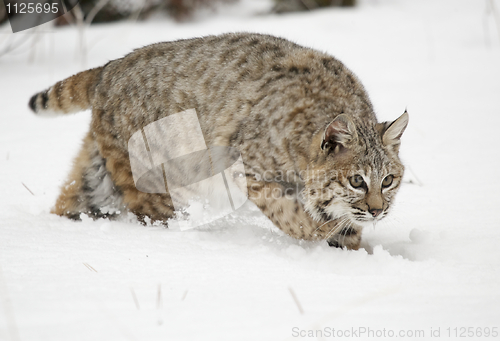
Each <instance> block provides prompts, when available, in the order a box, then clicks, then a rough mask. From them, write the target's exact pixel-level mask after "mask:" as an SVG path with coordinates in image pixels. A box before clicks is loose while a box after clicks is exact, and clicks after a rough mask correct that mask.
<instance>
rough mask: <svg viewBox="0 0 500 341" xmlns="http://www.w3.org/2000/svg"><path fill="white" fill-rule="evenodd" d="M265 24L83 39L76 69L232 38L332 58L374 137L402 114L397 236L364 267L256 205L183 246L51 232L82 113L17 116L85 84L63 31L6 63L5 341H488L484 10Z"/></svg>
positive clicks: (218, 23) (130, 31) (56, 225)
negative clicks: (369, 110)
mask: <svg viewBox="0 0 500 341" xmlns="http://www.w3.org/2000/svg"><path fill="white" fill-rule="evenodd" d="M496 4H497V7H498V9H499V10H500V4H499V3H498V1H497V2H496ZM268 5H269V3H268V2H267V1H251V0H248V1H246V2H244V3H243V4H240V5H238V6H243V7H245V11H244V12H243V14H242V13H240V12H239V11H237V10H236V9H237V8H236V9H235V8H233V9H225V10H224V11H222V12H221V13H220V14H219V15H217V16H216V17H215V18H201V20H200V21H196V22H190V23H183V24H177V23H174V22H170V21H160V20H158V19H155V20H151V21H149V22H146V23H140V24H134V23H117V24H112V25H102V26H94V27H91V28H90V29H89V30H88V31H87V32H86V39H87V41H88V42H89V53H88V61H87V65H86V67H93V66H98V65H101V64H104V63H105V62H107V61H108V60H110V59H114V58H118V57H121V56H123V55H124V54H125V53H127V52H129V51H131V50H132V49H133V48H137V47H140V46H143V45H146V44H149V43H153V42H158V41H165V40H173V39H177V38H186V37H193V36H202V35H206V34H212V33H222V32H228V31H255V32H263V33H271V34H274V35H279V36H283V37H286V38H289V39H291V40H293V41H296V42H298V43H300V44H303V45H306V46H310V47H314V48H317V49H320V50H324V51H327V52H329V53H331V54H332V55H334V56H336V57H338V58H339V59H340V60H342V61H343V62H344V63H345V64H346V65H347V66H348V67H350V68H351V69H352V70H353V71H354V72H355V73H356V74H357V75H358V76H359V78H360V79H361V80H362V82H363V83H364V85H365V87H366V88H367V90H368V92H369V93H370V95H371V98H372V101H373V102H374V105H375V108H376V110H377V112H378V115H379V119H380V120H390V119H395V118H396V117H398V116H399V115H400V114H401V113H402V112H403V111H404V109H405V108H406V107H407V108H408V111H409V113H410V124H409V126H408V129H407V131H406V132H405V135H404V136H403V144H402V150H401V155H402V158H403V160H404V162H405V164H406V165H407V166H408V177H407V179H408V181H410V180H411V181H412V182H413V184H412V183H406V184H405V185H404V186H403V187H402V189H401V191H400V194H399V198H398V199H399V200H398V206H397V208H396V209H395V210H394V212H393V215H392V217H388V218H387V219H386V221H383V222H381V223H380V224H378V225H377V226H376V228H375V229H370V230H367V231H365V233H364V244H363V245H364V248H363V249H361V250H359V251H345V250H338V249H333V248H329V247H328V246H327V245H326V243H308V242H299V241H296V240H293V239H291V238H289V237H286V236H282V235H281V234H279V233H278V232H276V231H275V230H274V229H273V228H272V224H271V223H270V222H269V221H267V220H266V218H265V217H264V216H263V215H262V214H260V213H259V212H258V211H257V210H256V208H255V207H253V206H252V205H250V204H249V205H246V206H245V208H244V209H242V210H240V211H239V212H238V213H237V214H234V215H231V216H228V217H226V218H225V219H223V220H222V221H219V222H218V223H217V224H215V225H213V226H210V227H209V228H205V229H200V230H188V231H184V232H181V231H179V230H172V229H164V228H162V227H158V226H148V227H143V226H141V225H139V224H137V223H136V222H134V219H133V218H131V219H130V221H120V222H110V221H107V220H99V221H91V220H90V219H89V220H84V221H83V222H72V221H69V220H66V219H63V218H60V217H57V216H54V215H51V214H49V210H50V207H51V206H52V205H53V203H54V201H55V198H56V196H57V194H58V190H59V189H58V187H59V186H60V185H61V184H62V183H63V181H64V179H65V177H66V175H67V173H68V171H69V168H70V165H71V160H72V158H73V157H74V155H75V153H76V151H77V150H78V147H79V143H80V140H81V138H82V137H83V135H84V133H85V132H86V130H87V126H88V123H89V113H88V112H87V113H81V114H78V115H75V116H71V117H64V118H57V119H53V120H52V119H46V120H44V119H39V118H36V117H34V116H33V115H32V114H31V113H30V112H29V110H28V108H27V102H28V100H29V98H30V96H31V95H32V94H34V93H35V92H37V91H40V90H42V89H44V88H47V87H48V86H49V85H52V84H53V83H54V82H56V81H58V80H60V79H63V78H65V77H67V76H69V75H71V74H73V73H76V72H77V71H80V70H82V69H83V66H82V62H81V61H79V60H77V59H76V58H75V55H76V52H77V44H76V37H77V33H76V32H75V31H74V30H73V29H71V28H66V29H58V30H57V31H56V32H52V33H45V34H44V35H43V36H42V39H41V40H40V43H39V44H38V45H37V48H36V53H35V55H34V61H33V62H29V61H28V60H29V56H30V49H29V46H26V47H25V46H23V47H21V48H20V50H19V51H16V52H14V53H12V54H9V55H7V56H3V57H1V58H0V93H1V94H2V95H1V99H2V102H1V103H2V106H1V111H0V118H1V123H0V179H1V180H0V193H1V196H0V340H16V341H17V340H22V341H25V340H51V341H54V340H220V341H222V340H299V339H306V340H315V339H317V340H322V339H323V340H328V339H331V338H332V337H331V336H329V335H328V333H327V332H328V331H329V330H330V331H331V329H327V330H326V332H325V333H324V334H323V337H322V338H321V337H319V334H316V335H317V336H318V337H316V336H310V335H311V334H310V331H311V330H312V331H313V332H314V331H316V330H322V331H325V329H324V328H325V327H326V328H335V330H336V333H339V332H340V331H342V332H344V331H352V330H354V331H358V333H357V334H356V333H355V335H350V336H351V337H350V338H352V339H356V340H364V339H377V338H378V339H387V338H388V336H391V335H392V334H391V332H394V333H395V334H394V335H395V337H394V338H393V339H411V338H412V337H410V336H411V335H412V336H416V335H420V336H422V337H419V338H416V339H438V334H437V332H439V333H440V334H439V336H440V338H442V339H455V338H457V337H455V334H454V333H455V329H454V328H459V329H458V330H457V331H458V336H460V333H461V331H463V330H461V329H460V328H468V327H474V329H473V334H474V335H475V336H473V337H467V338H466V339H470V340H475V339H493V338H492V337H491V336H490V337H484V336H483V337H478V336H477V335H478V334H477V331H478V329H477V328H482V329H480V330H482V331H483V334H484V332H485V331H486V329H485V328H494V327H495V328H497V330H498V329H499V328H500V322H499V321H500V319H499V318H500V295H499V293H500V291H499V288H500V273H499V270H500V268H499V266H500V248H499V247H498V244H497V243H498V242H499V241H500V218H499V216H498V206H499V204H500V201H499V199H498V193H499V191H500V181H498V179H496V176H497V173H498V169H499V166H500V157H499V156H500V155H499V152H498V147H499V146H500V134H499V133H498V127H499V126H500V115H499V114H500V113H499V108H500V99H499V97H498V94H499V92H500V36H499V33H498V31H497V30H496V27H495V22H494V19H493V15H491V14H487V12H486V2H483V1H477V0H470V1H466V0H460V1H459V0H442V1H433V0H421V1H411V0H399V1H396V0H377V1H375V0H372V1H368V0H365V1H362V4H361V6H359V7H357V8H356V9H327V10H321V11H317V12H311V13H301V14H289V15H284V16H279V17H277V16H263V15H259V16H251V15H249V14H248V13H249V12H250V11H262V10H263V9H264V8H266V6H268ZM499 24H500V23H499ZM7 30H8V28H6V27H3V28H2V29H1V33H0V43H2V42H5V40H6V39H10V38H9V37H10V35H11V33H8V32H7ZM45 30H47V29H45ZM19 34H21V33H19ZM23 184H24V185H26V186H27V187H28V188H29V189H30V190H31V191H32V192H33V195H32V194H31V193H30V192H29V191H28V190H27V189H26V188H25V187H24V186H23ZM290 289H291V290H292V291H293V293H294V295H295V296H296V298H297V301H298V302H299V304H300V306H301V309H302V310H303V313H301V311H300V309H299V307H298V305H297V304H296V302H295V300H294V298H293V295H292V293H291V291H290ZM363 328H366V329H365V331H368V328H371V331H372V334H368V332H366V333H364V334H361V335H360V334H359V332H361V331H363ZM447 328H451V329H450V330H448V329H447ZM384 329H385V330H386V331H385V333H386V337H383V336H381V335H382V333H383V330H384ZM420 331H422V332H423V334H417V333H418V332H420ZM449 331H450V332H451V335H450V334H449ZM400 332H402V333H405V335H406V336H407V337H402V336H403V334H399V333H400ZM469 332H470V331H469V330H467V333H469ZM314 333H315V332H314ZM300 335H305V337H301V336H300ZM335 335H336V337H337V338H339V336H340V334H335ZM377 335H378V336H379V337H377ZM465 335H467V334H465ZM470 335H472V334H470ZM396 336H400V337H399V338H398V337H396ZM433 336H434V337H433ZM413 338H415V337H413Z"/></svg>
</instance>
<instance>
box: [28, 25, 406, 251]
mask: <svg viewBox="0 0 500 341" xmlns="http://www.w3.org/2000/svg"><path fill="white" fill-rule="evenodd" d="M29 106H30V108H31V109H32V110H33V111H34V112H35V113H36V114H37V115H39V116H49V115H54V114H55V115H60V114H69V113H74V112H78V111H82V110H86V109H89V108H90V109H91V110H92V121H91V125H90V131H89V132H88V134H87V135H86V137H85V138H84V141H83V146H82V149H81V151H80V152H79V154H78V156H77V158H76V160H75V163H74V167H73V169H72V171H71V173H70V176H69V179H68V180H67V183H66V185H65V186H63V188H62V190H61V194H60V196H59V198H58V199H57V202H56V204H55V207H54V208H53V210H52V212H53V213H55V214H58V215H61V216H66V217H69V218H72V219H79V217H80V214H81V213H86V214H88V215H90V216H93V217H96V218H97V217H112V216H114V215H116V213H115V214H113V211H112V210H111V211H110V210H109V209H108V208H109V207H114V208H115V209H123V208H126V209H127V210H128V211H130V212H132V213H134V214H135V215H137V217H138V218H139V219H141V220H142V221H144V218H145V217H149V218H150V219H151V220H153V221H157V220H159V221H162V222H166V221H167V220H168V219H169V218H171V217H172V216H173V214H174V208H173V206H172V200H171V197H170V194H169V193H168V192H167V193H159V194H151V193H143V192H140V191H139V190H138V189H137V188H136V186H135V184H134V180H133V174H132V171H131V165H130V161H129V154H128V150H127V141H129V139H130V138H131V136H132V134H133V133H134V132H136V131H138V130H140V129H142V128H143V127H145V126H147V125H148V124H151V123H152V122H155V121H157V120H159V119H162V118H165V117H167V116H169V115H171V114H176V113H179V112H182V111H185V110H187V109H190V108H194V109H195V110H196V112H197V115H198V119H199V122H200V126H201V129H202V132H203V136H204V138H205V141H206V143H207V145H208V146H228V147H233V148H236V149H237V150H238V151H239V152H240V153H241V155H242V158H243V163H244V166H245V174H244V176H245V177H246V180H247V186H248V187H247V188H248V198H249V199H250V200H251V201H253V202H254V203H255V204H256V205H257V206H258V207H259V208H260V209H261V210H262V212H263V213H264V214H265V215H266V216H267V217H268V218H269V219H270V220H271V221H272V222H273V223H274V224H275V225H276V226H277V227H279V228H280V229H281V230H283V231H284V232H285V233H287V234H289V235H290V236H292V237H295V238H298V239H306V240H325V239H326V240H327V241H328V243H329V244H330V245H331V246H335V247H345V248H347V249H358V247H359V244H360V240H361V231H362V228H363V227H364V226H366V225H370V224H374V223H375V222H377V221H379V220H380V219H382V218H384V217H385V216H387V214H388V212H389V211H390V209H391V207H392V204H393V201H394V197H395V195H396V193H397V191H398V189H399V187H400V185H401V181H402V177H403V172H404V166H403V165H402V163H401V161H400V159H399V157H398V152H399V146H400V138H401V135H402V134H403V132H404V130H405V128H406V126H407V124H408V114H407V113H406V111H405V112H404V113H403V114H402V115H401V116H400V117H399V118H398V119H396V120H395V121H393V122H383V123H377V119H376V117H375V114H374V110H373V107H372V104H371V102H370V100H369V98H368V95H367V94H366V92H365V90H364V88H363V86H362V85H361V83H360V82H359V81H358V79H357V78H356V76H354V74H353V73H352V72H351V71H350V70H348V69H347V68H346V67H345V66H344V65H343V64H342V63H341V62H340V61H338V60H336V59H335V58H333V57H331V56H330V55H328V54H325V53H322V52H318V51H315V50H312V49H310V48H306V47H302V46H299V45H297V44H294V43H292V42H290V41H287V40H285V39H281V38H276V37H273V36H269V35H261V34H250V33H231V34H223V35H219V36H207V37H203V38H195V39H186V40H178V41H173V42H164V43H158V44H153V45H150V46H146V47H143V48H140V49H137V50H135V51H133V52H132V53H130V54H128V55H127V56H125V57H123V58H120V59H117V60H113V61H110V62H109V63H107V64H106V65H104V66H102V67H98V68H94V69H91V70H87V71H83V72H81V73H78V74H76V75H74V76H72V77H69V78H67V79H65V80H63V81H60V82H58V83H56V84H55V85H53V86H52V87H50V88H49V89H48V90H46V91H43V92H40V93H38V94H36V95H34V96H33V97H32V98H31V100H30V102H29Z"/></svg>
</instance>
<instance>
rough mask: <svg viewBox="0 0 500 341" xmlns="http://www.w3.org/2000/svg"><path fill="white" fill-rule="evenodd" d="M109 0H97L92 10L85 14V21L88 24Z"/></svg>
mask: <svg viewBox="0 0 500 341" xmlns="http://www.w3.org/2000/svg"><path fill="white" fill-rule="evenodd" d="M108 2H109V0H99V2H98V3H97V4H96V5H95V6H94V8H92V10H91V11H90V12H89V14H87V18H85V23H86V24H87V25H90V24H91V23H92V21H93V20H94V18H95V16H96V15H97V13H99V11H100V10H102V9H103V8H104V6H106V5H107V4H108Z"/></svg>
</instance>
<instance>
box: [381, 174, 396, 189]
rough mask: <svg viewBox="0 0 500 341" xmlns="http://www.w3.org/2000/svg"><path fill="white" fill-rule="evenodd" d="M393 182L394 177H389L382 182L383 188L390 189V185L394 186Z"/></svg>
mask: <svg viewBox="0 0 500 341" xmlns="http://www.w3.org/2000/svg"><path fill="white" fill-rule="evenodd" d="M392 180H394V176H392V175H387V176H386V177H385V178H384V180H383V181H382V187H389V186H390V185H392Z"/></svg>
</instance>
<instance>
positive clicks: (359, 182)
mask: <svg viewBox="0 0 500 341" xmlns="http://www.w3.org/2000/svg"><path fill="white" fill-rule="evenodd" d="M349 182H350V183H351V186H352V187H354V188H359V187H361V186H363V184H364V183H365V180H363V177H362V176H361V175H359V174H356V175H354V176H353V177H351V178H350V179H349Z"/></svg>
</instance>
